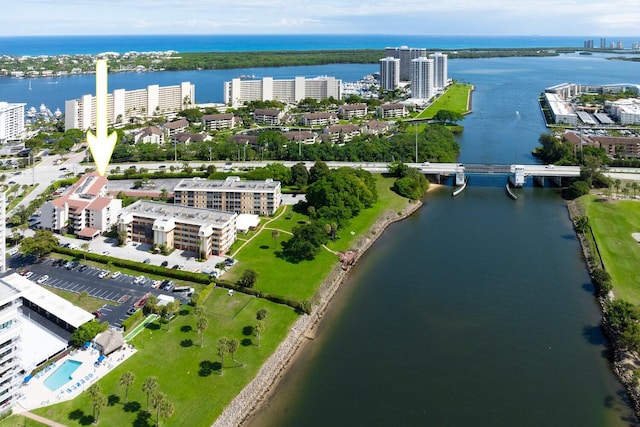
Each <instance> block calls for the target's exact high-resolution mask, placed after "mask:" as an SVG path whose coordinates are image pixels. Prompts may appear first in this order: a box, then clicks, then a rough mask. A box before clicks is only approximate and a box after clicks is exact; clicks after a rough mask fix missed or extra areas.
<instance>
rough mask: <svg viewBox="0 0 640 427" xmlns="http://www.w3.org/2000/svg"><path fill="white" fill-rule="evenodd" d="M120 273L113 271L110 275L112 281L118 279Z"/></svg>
mask: <svg viewBox="0 0 640 427" xmlns="http://www.w3.org/2000/svg"><path fill="white" fill-rule="evenodd" d="M121 274H122V273H120V272H119V271H115V272H114V273H113V274H112V275H111V278H112V279H117V278H118V277H120V275H121Z"/></svg>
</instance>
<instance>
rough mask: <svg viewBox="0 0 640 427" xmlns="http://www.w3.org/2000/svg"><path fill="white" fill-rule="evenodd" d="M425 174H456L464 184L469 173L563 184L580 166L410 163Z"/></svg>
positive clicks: (518, 184) (517, 183) (519, 181)
mask: <svg viewBox="0 0 640 427" xmlns="http://www.w3.org/2000/svg"><path fill="white" fill-rule="evenodd" d="M407 165H408V166H410V167H415V168H417V169H418V170H420V171H421V172H422V173H424V174H425V175H432V176H434V177H436V179H437V180H438V181H440V177H442V176H455V184H456V185H462V184H463V183H464V182H465V181H466V178H467V176H468V175H470V174H475V175H477V174H482V175H492V174H495V175H506V176H507V177H509V180H510V181H511V183H512V185H514V186H515V187H521V186H523V185H524V184H525V182H526V180H527V177H533V179H535V180H536V181H537V182H538V183H539V184H541V185H542V184H544V180H545V179H550V180H552V182H554V183H555V184H556V185H558V186H561V185H562V180H563V179H565V178H574V177H578V176H580V166H554V165H517V164H514V165H505V164H479V163H473V164H468V163H465V164H463V163H430V162H424V163H420V164H417V163H413V164H412V163H408V164H407Z"/></svg>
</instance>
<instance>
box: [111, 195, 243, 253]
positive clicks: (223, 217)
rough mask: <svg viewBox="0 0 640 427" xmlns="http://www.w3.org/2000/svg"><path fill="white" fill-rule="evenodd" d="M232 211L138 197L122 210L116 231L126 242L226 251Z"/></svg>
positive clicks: (233, 225) (233, 217) (230, 237)
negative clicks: (124, 236) (123, 235)
mask: <svg viewBox="0 0 640 427" xmlns="http://www.w3.org/2000/svg"><path fill="white" fill-rule="evenodd" d="M237 217H238V215H237V214H236V213H233V212H223V211H220V210H212V209H204V208H198V207H188V206H181V205H179V204H174V205H171V204H167V203H160V202H152V201H148V200H138V201H137V202H135V203H133V204H132V205H130V206H127V207H126V208H124V209H123V210H122V214H121V215H120V219H119V220H118V232H120V233H124V234H125V235H126V239H127V242H139V243H147V244H151V245H158V246H165V247H167V248H175V249H180V250H183V251H187V252H194V253H197V254H198V256H199V257H201V258H209V257H210V256H211V255H224V254H226V253H227V252H228V251H229V249H230V248H231V245H232V244H233V242H234V241H235V239H236V220H237Z"/></svg>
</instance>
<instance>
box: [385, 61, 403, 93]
mask: <svg viewBox="0 0 640 427" xmlns="http://www.w3.org/2000/svg"><path fill="white" fill-rule="evenodd" d="M398 86H400V60H399V59H398V58H392V57H386V58H382V59H381V60H380V89H384V90H395V89H396V88H397V87H398Z"/></svg>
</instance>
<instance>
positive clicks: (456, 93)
mask: <svg viewBox="0 0 640 427" xmlns="http://www.w3.org/2000/svg"><path fill="white" fill-rule="evenodd" d="M471 88H472V86H471V85H467V84H460V83H455V84H453V85H451V86H449V87H448V88H447V91H446V92H445V93H444V94H442V95H441V96H440V97H438V99H436V100H435V102H434V103H433V104H431V105H430V106H429V107H427V108H426V109H425V110H424V111H422V112H421V113H420V114H419V115H418V118H420V119H431V118H433V116H435V115H436V113H437V112H438V111H440V110H449V111H453V112H456V113H460V114H466V113H468V112H469V110H468V108H467V107H468V105H469V97H470V96H471Z"/></svg>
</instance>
